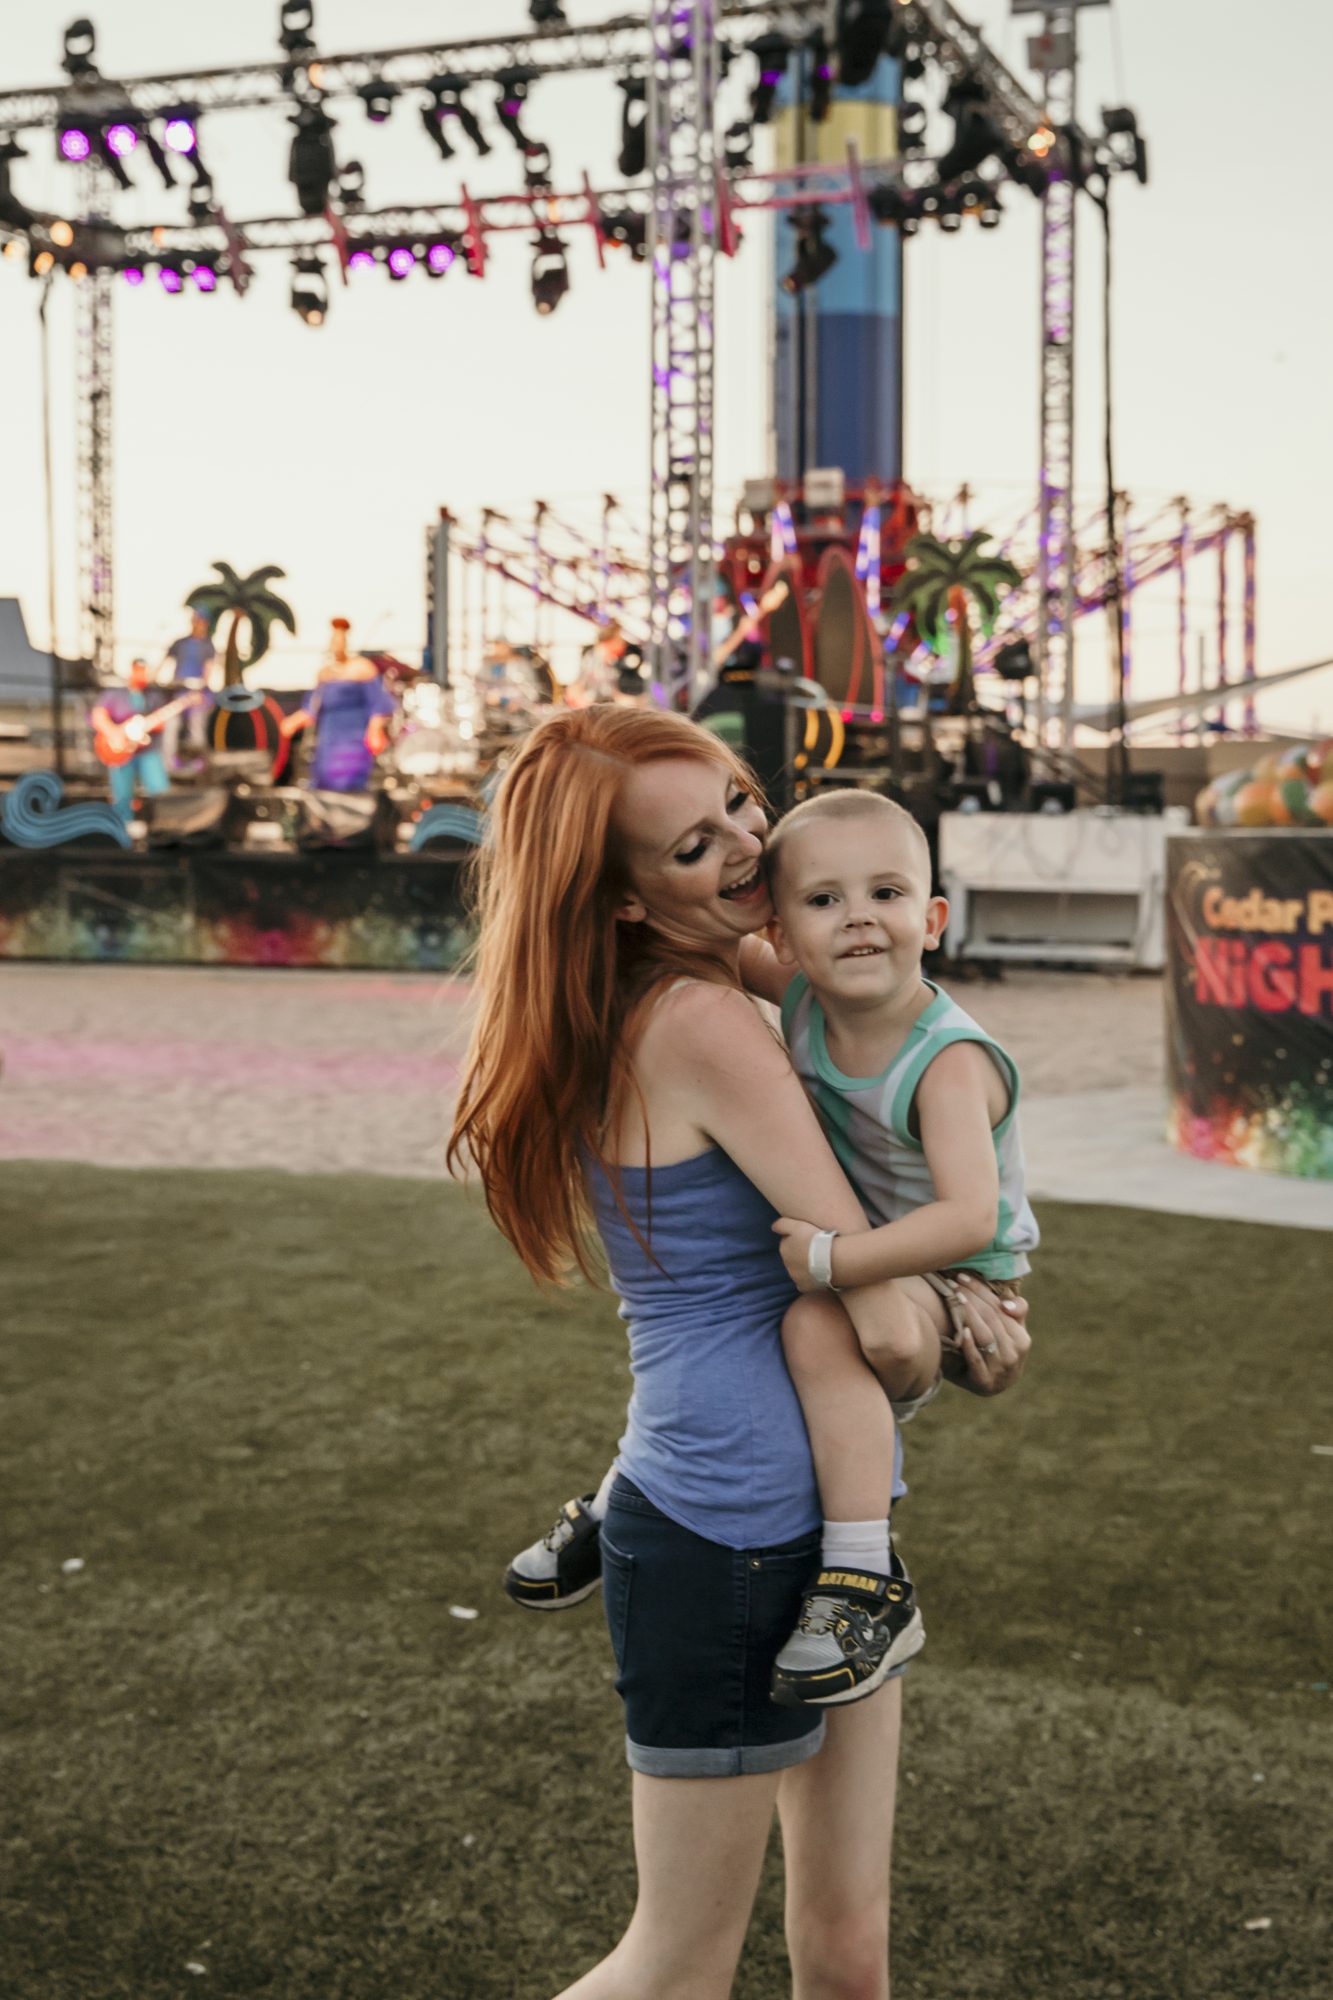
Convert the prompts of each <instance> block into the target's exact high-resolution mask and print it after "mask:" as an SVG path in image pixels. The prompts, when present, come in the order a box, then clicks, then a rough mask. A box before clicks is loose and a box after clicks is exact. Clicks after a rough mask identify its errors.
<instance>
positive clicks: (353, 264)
mask: <svg viewBox="0 0 1333 2000" xmlns="http://www.w3.org/2000/svg"><path fill="white" fill-rule="evenodd" d="M347 268H348V270H349V271H373V270H374V268H375V252H374V251H373V250H372V249H370V248H369V246H368V245H367V244H365V243H358V244H357V245H356V246H355V248H354V249H353V250H352V251H351V252H350V253H349V255H348V258H347Z"/></svg>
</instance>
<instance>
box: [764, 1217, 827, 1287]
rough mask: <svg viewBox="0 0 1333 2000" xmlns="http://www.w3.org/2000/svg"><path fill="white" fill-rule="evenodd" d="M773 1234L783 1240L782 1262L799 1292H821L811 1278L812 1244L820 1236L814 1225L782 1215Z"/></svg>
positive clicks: (775, 1225)
mask: <svg viewBox="0 0 1333 2000" xmlns="http://www.w3.org/2000/svg"><path fill="white" fill-rule="evenodd" d="M773 1234H774V1235H775V1236H780V1237H781V1238H782V1261H783V1263H784V1264H785V1265H786V1266H787V1276H788V1277H789V1278H790V1279H791V1281H792V1283H793V1284H794V1285H795V1287H796V1289H797V1291H798V1292H817V1291H819V1290H820V1289H821V1287H820V1286H818V1285H817V1284H816V1283H815V1281H814V1279H813V1278H812V1277H811V1276H810V1244H811V1241H812V1239H813V1238H814V1237H816V1236H818V1234H819V1231H818V1230H817V1229H816V1227H815V1225H814V1223H813V1222H797V1221H795V1220H794V1219H793V1218H792V1217H791V1216H790V1215H780V1216H779V1217H778V1219H777V1221H776V1222H775V1223H774V1224H773Z"/></svg>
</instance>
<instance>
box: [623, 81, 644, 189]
mask: <svg viewBox="0 0 1333 2000" xmlns="http://www.w3.org/2000/svg"><path fill="white" fill-rule="evenodd" d="M619 84H620V88H621V90H623V91H624V93H625V102H624V103H623V104H622V105H621V107H620V157H619V159H618V160H617V162H616V165H617V166H618V167H619V169H620V172H621V174H622V176H623V177H624V179H625V180H627V181H636V180H638V178H639V175H640V174H641V173H642V172H643V170H644V168H645V167H646V166H647V164H648V84H647V81H646V80H645V79H644V78H643V77H641V76H622V77H621V78H620V79H619Z"/></svg>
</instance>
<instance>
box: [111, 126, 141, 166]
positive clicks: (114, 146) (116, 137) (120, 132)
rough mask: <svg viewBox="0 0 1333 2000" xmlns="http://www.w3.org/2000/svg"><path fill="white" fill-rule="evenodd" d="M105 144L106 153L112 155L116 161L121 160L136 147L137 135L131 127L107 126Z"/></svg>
mask: <svg viewBox="0 0 1333 2000" xmlns="http://www.w3.org/2000/svg"><path fill="white" fill-rule="evenodd" d="M106 143H107V149H108V151H109V152H112V153H114V154H115V155H116V157H117V159H121V160H123V159H124V158H125V156H126V154H127V153H132V152H133V151H134V149H135V147H136V146H137V145H138V143H139V134H138V133H137V132H136V131H135V129H134V127H133V126H132V125H108V126H107V128H106Z"/></svg>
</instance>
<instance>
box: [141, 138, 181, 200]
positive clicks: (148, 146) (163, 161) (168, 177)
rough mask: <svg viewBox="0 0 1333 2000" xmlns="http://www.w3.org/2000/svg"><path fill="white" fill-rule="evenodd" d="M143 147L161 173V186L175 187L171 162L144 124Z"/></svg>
mask: <svg viewBox="0 0 1333 2000" xmlns="http://www.w3.org/2000/svg"><path fill="white" fill-rule="evenodd" d="M143 149H144V151H145V153H147V155H148V157H149V159H150V160H151V161H152V163H153V165H154V166H155V167H156V168H157V171H158V173H159V174H160V175H161V178H162V185H163V187H166V188H173V187H175V185H176V176H175V175H174V174H173V173H172V171H171V162H170V160H169V159H168V158H167V156H166V154H165V153H164V152H163V150H162V147H161V146H160V144H159V143H158V141H157V140H156V139H155V138H154V136H153V134H152V132H151V131H149V129H148V128H147V127H146V126H145V128H144V134H143Z"/></svg>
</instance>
